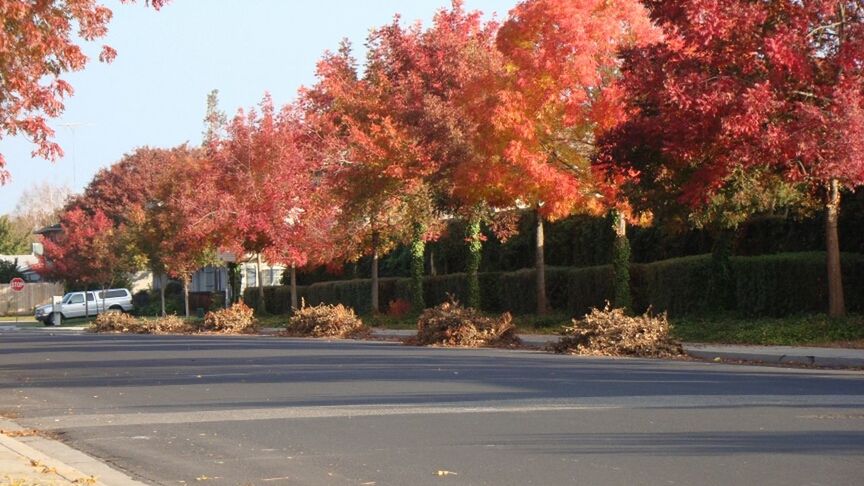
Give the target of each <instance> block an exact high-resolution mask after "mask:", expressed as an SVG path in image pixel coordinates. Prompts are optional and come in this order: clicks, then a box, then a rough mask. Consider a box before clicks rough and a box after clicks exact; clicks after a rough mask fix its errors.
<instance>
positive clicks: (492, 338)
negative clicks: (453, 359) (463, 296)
mask: <svg viewBox="0 0 864 486" xmlns="http://www.w3.org/2000/svg"><path fill="white" fill-rule="evenodd" d="M417 344H418V345H421V346H423V345H440V346H513V345H517V344H519V338H518V337H517V336H516V326H514V325H513V320H512V317H511V316H510V314H509V313H506V312H505V313H504V314H502V315H501V317H499V318H498V319H493V318H491V317H486V316H484V315H482V314H481V313H480V312H479V311H477V310H476V309H472V308H465V307H462V306H461V305H459V303H458V302H457V301H456V300H450V301H449V302H445V303H443V304H441V305H439V306H437V307H434V308H432V309H426V310H425V311H423V314H421V315H420V319H419V320H418V321H417Z"/></svg>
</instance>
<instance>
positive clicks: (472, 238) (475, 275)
mask: <svg viewBox="0 0 864 486" xmlns="http://www.w3.org/2000/svg"><path fill="white" fill-rule="evenodd" d="M465 236H466V238H465V239H466V241H468V268H467V274H468V307H472V308H474V309H480V305H481V302H480V276H479V272H480V261H481V258H482V257H483V253H482V251H483V238H482V235H481V233H480V215H479V214H473V215H471V218H470V219H469V220H468V228H467V231H466V235H465Z"/></svg>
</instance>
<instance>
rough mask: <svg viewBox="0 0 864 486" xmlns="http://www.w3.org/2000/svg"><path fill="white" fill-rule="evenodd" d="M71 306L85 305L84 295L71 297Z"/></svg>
mask: <svg viewBox="0 0 864 486" xmlns="http://www.w3.org/2000/svg"><path fill="white" fill-rule="evenodd" d="M68 303H69V304H83V303H84V294H73V295H72V297H69V302H68Z"/></svg>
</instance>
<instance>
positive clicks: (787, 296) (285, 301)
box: [244, 252, 864, 316]
mask: <svg viewBox="0 0 864 486" xmlns="http://www.w3.org/2000/svg"><path fill="white" fill-rule="evenodd" d="M842 263H843V283H844V288H845V291H846V305H847V308H848V309H849V310H850V311H853V312H864V255H859V254H844V255H843V258H842ZM731 272H732V278H731V279H730V283H729V285H733V286H734V289H731V293H732V295H734V296H735V302H734V303H732V307H731V308H729V309H717V308H714V306H717V305H718V304H717V299H713V298H712V296H711V295H710V292H712V291H713V290H712V286H711V285H709V283H710V279H711V255H698V256H692V257H683V258H675V259H671V260H665V261H660V262H654V263H648V264H633V265H632V266H631V269H630V274H631V286H632V292H633V307H634V309H635V310H636V311H637V312H643V311H645V310H646V309H648V308H649V307H651V308H652V309H653V310H654V312H668V313H669V314H670V315H672V316H681V315H693V314H704V313H710V312H714V311H721V310H736V311H738V312H739V313H740V314H742V315H745V316H785V315H789V314H797V313H804V312H824V310H825V309H826V308H827V305H828V304H827V303H828V297H827V284H826V281H825V280H826V278H825V272H826V271H825V254H824V253H820V252H812V253H786V254H780V255H767V256H757V257H733V258H732V259H731ZM534 282H535V271H534V270H533V269H526V270H519V271H516V272H489V273H480V294H481V302H482V306H483V310H486V311H490V312H504V311H509V312H512V313H514V314H530V313H533V312H534V310H535V309H536V305H537V300H536V299H537V297H536V292H535V289H534ZM613 285H614V284H613V271H612V266H611V265H604V266H597V267H585V268H572V267H547V268H546V286H547V287H546V291H547V296H548V299H549V304H550V306H551V307H552V308H553V309H555V310H557V311H560V312H567V313H569V314H572V315H577V316H581V315H583V314H585V313H587V312H588V311H589V310H590V309H591V308H592V307H602V306H603V305H604V304H605V302H606V301H607V300H612V298H613V295H614V287H613ZM423 289H424V295H425V299H426V305H427V306H435V305H438V304H440V303H442V302H444V301H446V300H447V296H448V295H453V296H455V297H456V298H457V299H459V300H460V301H462V302H465V301H466V298H467V279H466V276H465V274H463V273H455V274H448V275H439V276H434V277H432V276H429V277H426V278H425V279H424V284H423ZM298 293H299V297H300V298H303V299H304V300H305V301H306V303H307V304H308V305H317V304H320V303H328V304H335V303H341V304H344V305H346V306H349V307H352V308H354V309H355V310H356V311H357V312H358V313H359V314H366V313H368V312H369V311H370V300H371V281H370V280H369V279H355V280H345V281H334V282H320V283H316V284H312V285H308V286H299V287H298ZM257 296H258V293H257V289H246V292H245V294H244V299H245V301H246V303H247V304H248V305H250V306H252V307H254V305H255V304H256V301H257ZM379 296H380V302H381V307H382V308H381V310H382V311H386V310H387V304H388V303H389V302H390V301H392V300H395V299H403V300H407V301H410V299H411V282H410V279H407V278H382V279H380V291H379ZM265 299H266V303H267V310H268V312H270V313H272V314H283V313H286V312H288V311H289V310H290V302H291V294H290V290H289V288H288V287H286V286H280V287H266V288H265Z"/></svg>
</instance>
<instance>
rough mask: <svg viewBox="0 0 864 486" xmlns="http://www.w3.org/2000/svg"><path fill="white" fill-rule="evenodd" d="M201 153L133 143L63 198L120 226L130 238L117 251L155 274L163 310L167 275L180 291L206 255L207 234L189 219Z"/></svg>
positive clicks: (194, 208) (196, 204) (193, 208)
mask: <svg viewBox="0 0 864 486" xmlns="http://www.w3.org/2000/svg"><path fill="white" fill-rule="evenodd" d="M202 158H203V154H202V153H201V152H200V151H199V150H197V149H190V148H188V147H186V146H180V147H176V148H173V149H156V148H149V147H142V148H139V149H137V150H135V151H134V152H132V153H130V154H127V155H125V156H124V157H123V158H122V159H121V160H120V161H119V162H118V163H116V164H114V165H112V166H111V167H108V168H106V169H103V170H101V171H100V172H98V173H97V174H96V176H95V177H94V178H93V180H92V181H91V182H90V184H88V186H87V188H86V189H85V190H84V194H82V195H80V196H78V197H75V198H73V199H72V200H71V201H70V202H69V204H68V207H69V208H72V209H79V210H82V211H84V212H86V213H87V214H89V215H95V214H97V213H102V214H104V215H105V216H106V217H107V218H108V219H110V220H111V222H112V224H113V225H114V227H124V228H125V230H126V232H127V233H128V234H129V238H130V240H131V243H130V246H129V248H128V249H127V251H124V252H122V254H124V255H126V256H127V260H130V261H131V260H133V259H134V258H138V257H139V255H140V258H143V261H144V262H145V266H146V268H148V269H149V270H150V271H151V272H152V273H153V275H154V278H158V279H159V291H160V292H159V294H160V302H161V308H162V314H163V315H164V314H165V312H166V308H165V287H166V284H167V279H168V278H169V277H175V278H178V279H180V280H181V281H182V282H183V283H184V293H186V292H187V291H188V282H189V278H190V276H191V274H192V273H194V271H195V270H197V269H198V268H200V267H201V266H203V265H204V263H206V262H208V261H209V255H210V253H209V249H210V246H212V239H210V238H208V236H209V235H208V234H205V233H200V232H199V233H193V230H197V229H198V228H197V227H192V226H191V225H190V219H191V218H192V217H193V216H192V215H193V214H196V213H195V212H196V211H197V210H198V208H199V206H200V201H195V200H193V195H194V194H196V192H197V190H198V187H199V179H200V171H201V170H202V169H201V167H200V165H201V163H202V162H201V159H202ZM186 300H187V301H188V295H187V299H186Z"/></svg>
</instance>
